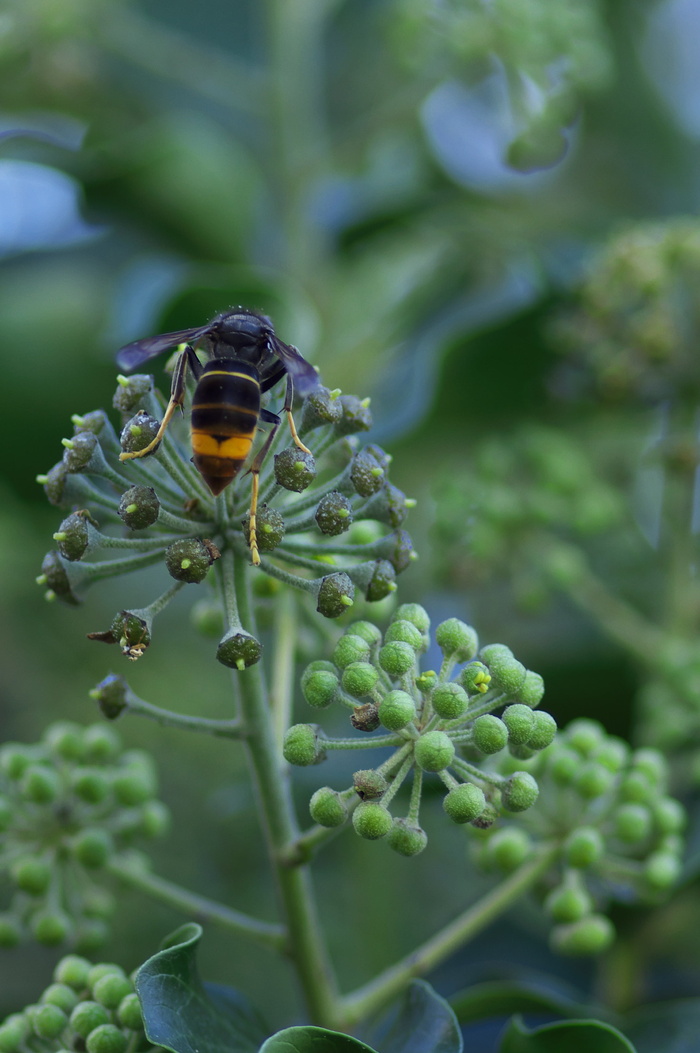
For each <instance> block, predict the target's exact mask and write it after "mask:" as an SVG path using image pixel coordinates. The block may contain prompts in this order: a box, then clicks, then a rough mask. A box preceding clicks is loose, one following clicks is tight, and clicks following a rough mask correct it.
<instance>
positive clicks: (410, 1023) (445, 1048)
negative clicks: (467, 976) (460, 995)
mask: <svg viewBox="0 0 700 1053" xmlns="http://www.w3.org/2000/svg"><path fill="white" fill-rule="evenodd" d="M370 1040H371V1041H372V1044H373V1045H375V1046H376V1047H377V1049H379V1050H381V1053H462V1033H461V1031H460V1029H459V1024H458V1023H457V1017H456V1016H455V1014H454V1012H453V1011H452V1008H451V1007H450V1006H449V1005H448V1003H447V1002H446V1001H445V999H444V998H441V997H440V995H439V994H437V992H436V991H435V990H434V989H433V988H432V987H431V986H430V984H429V983H426V982H425V980H414V981H413V982H412V983H411V985H410V986H409V987H408V989H407V991H406V992H405V994H403V995H402V997H401V998H400V999H399V1001H398V1002H397V1003H396V1005H395V1006H394V1007H392V1009H390V1011H389V1013H388V1014H387V1016H386V1017H384V1019H383V1020H381V1021H380V1023H379V1024H378V1025H377V1026H376V1028H374V1029H373V1030H372V1033H371V1035H370Z"/></svg>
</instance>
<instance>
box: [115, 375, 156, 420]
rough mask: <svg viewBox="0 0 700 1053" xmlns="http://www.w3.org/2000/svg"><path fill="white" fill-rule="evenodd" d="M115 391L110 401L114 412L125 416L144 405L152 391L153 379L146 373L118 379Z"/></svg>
mask: <svg viewBox="0 0 700 1053" xmlns="http://www.w3.org/2000/svg"><path fill="white" fill-rule="evenodd" d="M118 379H119V383H118V385H117V390H116V391H115V393H114V398H113V399H112V405H113V406H114V408H115V410H118V411H119V412H120V413H121V414H123V415H124V416H126V415H127V414H131V413H133V412H134V410H135V409H138V408H139V407H140V406H142V405H143V404H144V401H145V400H146V399H147V398H148V396H149V395H150V394H151V392H152V391H153V377H152V376H149V375H148V374H147V373H134V375H133V376H131V377H123V376H121V377H119V378H118Z"/></svg>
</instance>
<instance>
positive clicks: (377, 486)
mask: <svg viewBox="0 0 700 1053" xmlns="http://www.w3.org/2000/svg"><path fill="white" fill-rule="evenodd" d="M350 480H351V482H352V485H353V487H354V489H355V491H356V493H358V494H359V495H360V497H371V496H372V494H376V493H377V491H378V490H381V488H382V486H383V485H384V481H385V475H384V469H383V468H382V466H381V465H380V464H379V463H378V461H377V460H376V458H375V457H374V456H373V455H372V454H371V453H370V452H369V450H368V448H367V447H365V449H364V450H360V452H359V453H357V454H355V456H354V457H353V459H352V462H351V464H350Z"/></svg>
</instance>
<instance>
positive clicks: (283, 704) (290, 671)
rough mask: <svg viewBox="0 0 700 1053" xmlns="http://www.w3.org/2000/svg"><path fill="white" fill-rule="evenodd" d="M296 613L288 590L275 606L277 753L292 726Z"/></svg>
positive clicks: (272, 694) (272, 702)
mask: <svg viewBox="0 0 700 1053" xmlns="http://www.w3.org/2000/svg"><path fill="white" fill-rule="evenodd" d="M294 611H295V603H294V599H293V597H292V596H291V595H290V594H289V593H288V592H286V591H285V592H284V593H283V594H282V595H281V596H280V597H279V598H278V599H277V601H276V604H275V623H274V636H275V653H274V657H273V666H272V686H271V690H270V705H271V709H272V725H273V734H274V737H275V740H276V742H277V751H278V753H281V752H282V743H283V741H284V736H285V732H286V731H287V728H289V727H290V726H291V724H292V699H293V694H294V692H293V685H294V644H295V640H296V632H295V628H296V618H295V616H294Z"/></svg>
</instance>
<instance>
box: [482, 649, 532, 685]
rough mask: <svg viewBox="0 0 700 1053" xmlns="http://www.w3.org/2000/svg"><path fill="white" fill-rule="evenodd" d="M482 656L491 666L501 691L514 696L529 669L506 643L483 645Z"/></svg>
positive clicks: (495, 681)
mask: <svg viewBox="0 0 700 1053" xmlns="http://www.w3.org/2000/svg"><path fill="white" fill-rule="evenodd" d="M481 657H482V658H483V660H484V661H485V662H486V664H487V665H488V667H489V672H490V673H491V676H492V678H493V682H494V684H495V685H496V687H497V688H499V690H500V691H503V692H504V693H505V694H506V695H509V696H510V697H512V696H513V695H514V694H515V693H516V692H517V691H518V690H519V689H520V688H521V687H522V685H523V682H524V680H525V677H526V674H527V669H526V668H525V666H524V665H523V664H522V662H519V661H518V660H517V658H515V657H514V655H513V652H512V651H511V650H510V648H509V647H506V646H505V645H504V644H489V645H488V646H487V647H482V649H481Z"/></svg>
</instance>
